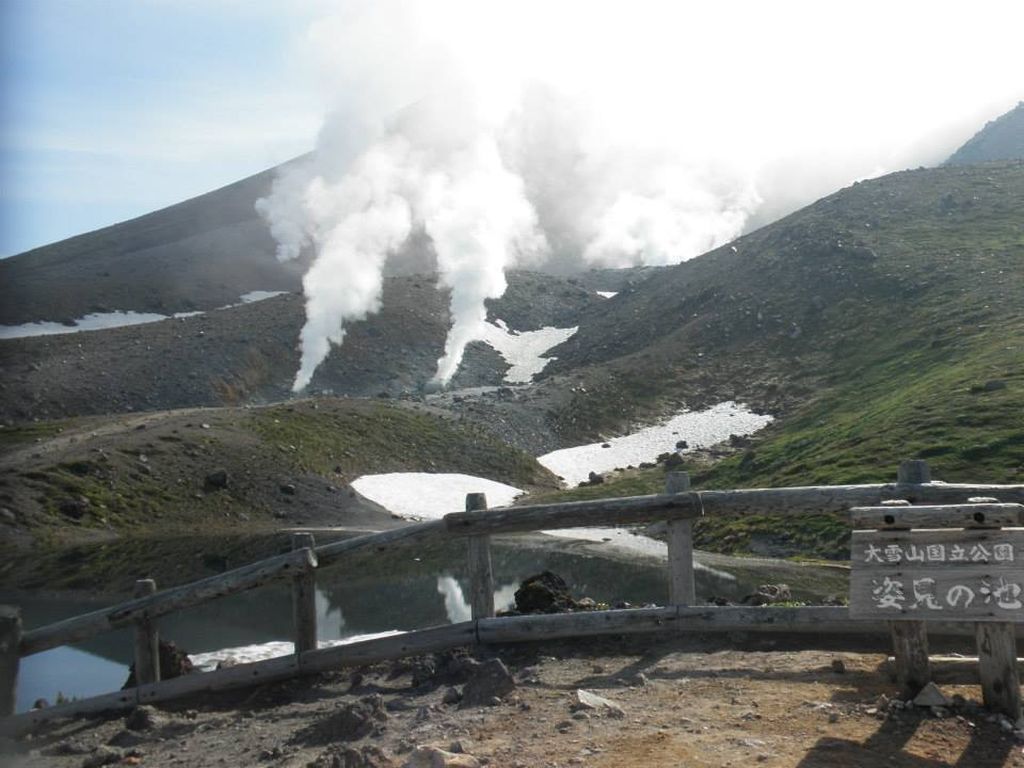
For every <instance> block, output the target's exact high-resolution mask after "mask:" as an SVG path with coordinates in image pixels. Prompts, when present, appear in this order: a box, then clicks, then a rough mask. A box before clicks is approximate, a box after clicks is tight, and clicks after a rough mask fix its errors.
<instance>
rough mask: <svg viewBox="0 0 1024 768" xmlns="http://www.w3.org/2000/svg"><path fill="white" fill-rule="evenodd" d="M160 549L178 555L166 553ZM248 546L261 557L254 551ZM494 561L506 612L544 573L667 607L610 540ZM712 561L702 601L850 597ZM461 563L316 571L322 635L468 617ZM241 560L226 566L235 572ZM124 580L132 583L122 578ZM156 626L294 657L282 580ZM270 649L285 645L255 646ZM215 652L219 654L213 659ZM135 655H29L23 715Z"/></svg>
mask: <svg viewBox="0 0 1024 768" xmlns="http://www.w3.org/2000/svg"><path fill="white" fill-rule="evenodd" d="M318 540H319V537H318ZM281 543H282V542H281V540H278V541H276V542H271V541H267V542H264V544H263V547H264V549H265V550H266V551H264V552H263V554H262V555H258V556H264V555H266V554H272V553H273V551H275V550H276V549H279V548H280V547H281ZM121 546H123V547H124V548H125V550H126V551H131V552H133V553H136V556H137V553H138V551H139V550H138V543H137V542H135V543H132V542H124V543H123V545H121ZM147 548H148V551H149V552H150V555H151V557H152V564H153V567H154V568H156V567H157V565H156V564H157V563H161V562H162V563H163V564H164V565H165V567H166V564H167V563H168V560H169V558H172V557H178V558H180V553H181V552H182V551H187V550H190V549H191V550H194V551H204V550H205V551H208V550H210V549H211V546H210V542H209V541H208V540H206V539H204V540H198V539H196V540H190V539H175V540H161V541H157V542H152V541H151V542H148V543H147ZM162 549H166V552H167V553H174V554H173V555H172V554H167V553H162V551H161V550H162ZM115 551H116V548H115ZM248 551H252V552H254V553H255V552H256V551H258V550H254V549H252V548H251V547H250V549H249V550H248ZM103 553H104V557H105V559H106V560H107V561H109V560H110V559H111V552H110V545H109V544H108V545H104V547H103ZM492 557H493V569H494V577H495V605H496V607H497V608H498V609H499V610H501V609H502V608H505V607H508V606H509V605H511V604H512V601H513V594H514V592H515V589H516V587H517V585H518V584H519V583H520V582H521V581H522V580H523V579H525V578H526V577H528V576H530V575H532V574H535V573H538V572H539V571H542V570H550V571H553V572H555V573H557V574H559V575H560V576H562V577H563V578H564V579H565V580H566V581H567V582H568V583H569V585H570V586H571V588H572V592H573V594H574V596H576V597H583V596H588V597H591V598H593V599H594V600H595V601H597V602H604V603H608V604H610V605H613V606H614V605H616V604H619V603H622V602H628V603H630V604H633V605H643V604H649V603H656V604H661V605H663V604H665V602H666V601H667V598H668V590H667V585H666V575H665V564H664V561H663V560H660V559H658V558H654V557H648V556H642V555H637V554H636V553H625V552H624V551H623V550H621V549H614V550H613V549H610V548H609V547H608V545H605V546H604V547H602V545H601V544H599V543H594V542H584V541H571V540H566V539H555V538H552V537H545V536H530V537H507V538H506V537H497V538H495V539H494V546H493V555H492ZM709 557H710V558H711V559H713V561H714V566H713V567H704V566H701V567H698V569H697V571H696V581H697V596H698V601H699V602H703V601H705V600H707V599H708V598H709V597H711V596H717V597H724V598H726V599H729V600H734V601H738V600H740V599H741V598H742V597H743V596H744V595H747V594H750V593H751V592H753V591H754V590H755V588H756V586H757V585H758V584H762V583H769V582H770V583H780V582H784V583H787V584H789V585H790V587H791V589H792V591H793V596H794V599H803V600H812V601H813V600H820V599H821V598H823V597H825V596H827V595H830V594H840V593H843V592H845V590H846V574H845V572H844V571H842V570H841V569H835V568H828V567H815V566H805V565H798V564H794V563H788V562H785V561H770V560H753V559H745V558H723V557H721V556H709ZM699 559H700V557H699ZM76 561H77V562H79V563H81V564H82V565H81V567H83V568H84V567H86V565H87V564H88V562H89V557H88V553H87V552H81V551H79V552H78V554H77V555H76ZM206 561H207V562H210V561H211V559H210V558H206ZM464 561H465V545H464V543H459V542H441V543H436V544H427V545H421V546H419V547H417V548H416V549H412V548H408V549H396V550H391V551H387V552H372V553H362V554H359V555H357V556H353V557H352V558H350V559H348V560H345V561H343V562H342V563H339V564H337V565H334V566H332V567H330V568H324V569H321V570H319V571H318V572H317V593H316V603H317V614H318V628H319V640H320V641H321V642H330V641H337V640H340V639H345V638H351V637H354V636H360V635H367V634H375V633H380V632H388V631H394V630H411V629H419V628H423V627H428V626H434V625H438V624H445V623H449V622H457V621H464V620H467V619H469V618H470V609H469V605H468V602H467V597H466V596H467V594H468V577H467V573H466V570H465V566H464V565H463V563H464ZM238 564H240V563H227V565H230V566H231V567H234V566H235V565H238ZM202 575H207V574H203V573H198V574H196V573H194V574H192V575H190V576H189V578H187V579H184V581H187V580H189V579H191V578H199V577H201V576H202ZM179 581H181V580H180V579H179ZM108 583H109V582H108ZM121 583H125V584H130V583H131V582H130V580H128V579H125V580H123V581H121ZM158 584H160V585H161V586H170V582H169V581H168V579H167V578H164V579H163V580H162V581H161V580H159V579H158ZM51 594H52V593H51ZM124 597H126V595H112V594H106V595H104V597H103V598H97V597H94V596H90V595H89V594H88V593H86V592H81V593H79V592H75V593H74V594H72V595H71V596H68V595H67V594H66V593H65V594H62V595H61V596H48V594H47V592H46V591H43V590H39V591H35V592H33V593H30V594H29V595H26V593H24V592H22V593H20V594H13V595H12V594H8V595H0V600H2V601H3V602H13V603H15V604H17V605H20V606H21V608H22V613H23V622H24V625H25V627H26V628H27V629H31V628H33V627H38V626H43V625H45V624H48V623H51V622H54V621H57V620H60V619H62V618H67V617H70V616H74V615H77V614H79V613H84V612H86V611H91V610H96V609H98V608H102V607H103V606H105V605H110V604H112V603H114V602H117V601H118V600H120V599H124ZM159 630H160V634H161V637H162V638H165V639H168V640H173V641H174V642H175V643H176V644H177V645H178V646H179V647H180V648H182V649H184V650H186V651H187V652H188V653H189V654H191V655H192V656H193V658H194V660H196V661H198V662H200V663H204V664H206V665H210V666H212V665H214V664H215V663H216V662H217V660H218V659H223V658H230V659H232V660H235V661H247V660H252V659H254V658H262V657H265V656H267V655H279V654H281V653H287V652H290V646H289V645H281V644H280V643H282V641H284V642H287V641H288V640H289V639H290V636H291V594H290V589H289V587H288V585H287V583H285V582H279V583H275V584H271V585H268V586H265V587H261V588H259V589H256V590H252V591H249V592H244V593H241V594H237V595H232V596H229V597H226V598H223V599H220V600H215V601H212V602H209V603H206V604H204V605H200V606H197V607H195V608H191V609H188V610H185V611H182V612H179V613H176V614H171V615H168V616H165V617H163V618H161V619H160V621H159ZM268 643H278V645H276V646H273V647H270V648H260V647H255V646H262V645H264V644H268ZM225 649H228V650H225ZM215 651H216V652H219V653H216V654H214V653H212V652H215ZM131 654H132V642H131V631H130V630H129V629H124V630H120V631H117V632H110V633H106V634H103V635H99V636H97V637H95V638H93V639H91V640H89V641H87V642H83V643H80V644H78V645H76V646H74V647H62V648H56V649H53V650H50V651H46V652H43V653H40V654H36V655H34V656H30V657H27V658H25V659H23V660H22V666H21V674H20V675H19V681H18V683H19V684H18V709H19V711H25V710H27V709H28V708H30V707H31V706H32V704H33V702H35V701H36V700H37V699H39V698H45V699H47V700H48V701H49V702H50V703H54V702H55V701H56V700H57V698H58V696H63V697H79V698H82V697H86V696H91V695H95V694H98V693H105V692H107V691H112V690H116V689H118V688H120V687H121V685H122V684H123V683H124V681H125V679H126V678H127V675H128V664H129V663H130V661H131ZM197 657H198V658H197Z"/></svg>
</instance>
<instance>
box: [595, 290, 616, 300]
mask: <svg viewBox="0 0 1024 768" xmlns="http://www.w3.org/2000/svg"><path fill="white" fill-rule="evenodd" d="M594 293H596V294H597V295H598V296H600V297H601V298H602V299H614V298H615V297H616V296H618V295H619V292H618V291H594Z"/></svg>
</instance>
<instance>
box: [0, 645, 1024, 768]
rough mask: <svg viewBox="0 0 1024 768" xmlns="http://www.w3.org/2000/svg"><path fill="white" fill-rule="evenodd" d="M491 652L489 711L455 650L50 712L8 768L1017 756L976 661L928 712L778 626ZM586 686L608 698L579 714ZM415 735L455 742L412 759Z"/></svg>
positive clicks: (851, 657)
mask: <svg viewBox="0 0 1024 768" xmlns="http://www.w3.org/2000/svg"><path fill="white" fill-rule="evenodd" d="M494 656H496V657H498V658H500V659H501V660H502V661H503V663H504V664H505V665H506V666H507V668H508V670H509V671H510V673H511V675H512V677H513V678H514V680H515V687H514V689H513V690H511V691H510V692H508V693H507V694H506V695H504V696H503V697H502V698H501V700H500V702H499V701H497V700H493V701H492V703H491V705H488V706H464V702H463V704H460V703H458V702H457V701H456V698H457V697H458V696H459V695H460V694H465V695H468V689H467V688H466V687H464V686H461V685H459V680H458V679H457V678H456V677H452V676H451V670H452V669H454V668H456V667H455V666H453V658H454V659H455V662H459V663H461V662H463V661H464V660H463V659H461V658H459V657H457V656H456V657H452V656H451V655H449V656H446V657H425V658H420V659H414V660H405V661H399V662H392V663H389V664H382V665H377V666H374V667H369V668H364V669H361V670H356V671H352V670H347V671H344V672H337V673H331V674H326V675H320V676H315V677H308V678H303V679H297V680H292V681H288V682H285V683H278V684H270V685H264V686H262V687H259V688H254V689H249V690H244V691H235V692H230V693H224V694H218V695H216V696H210V695H207V696H204V697H201V698H200V697H195V698H192V699H187V700H183V701H181V702H175V703H174V704H173V705H165V706H163V707H161V708H148V707H147V708H143V709H142V710H137V711H136V712H135V713H134V714H133V715H130V716H129V717H127V718H126V716H125V713H120V714H117V715H113V714H112V715H110V716H108V717H106V718H99V719H92V720H79V721H69V722H63V723H57V724H54V725H50V726H46V727H43V728H41V729H40V730H38V731H36V732H35V733H33V734H31V735H30V736H28V737H24V738H22V739H20V740H18V741H7V742H5V743H4V744H3V746H2V748H0V764H3V765H7V766H11V767H12V768H14V767H15V766H17V767H19V768H21V767H24V768H29V767H34V766H58V767H63V766H68V767H69V768H70V767H72V766H73V767H74V768H80V767H86V768H87V767H88V766H95V765H106V764H120V765H144V766H215V767H217V768H219V767H220V766H225V765H227V766H236V765H246V766H252V765H259V766H273V767H274V768H286V767H287V768H294V767H297V766H315V767H316V768H321V767H324V768H329V767H331V766H340V767H341V768H346V767H349V766H354V767H355V768H359V766H366V767H368V768H380V767H382V766H383V767H394V768H397V767H398V766H404V765H406V764H409V765H414V766H419V765H438V766H444V765H449V766H459V765H461V766H475V765H488V766H494V767H496V768H535V767H536V768H556V766H572V765H582V766H595V767H600V766H606V767H609V768H610V767H611V766H615V768H629V767H630V766H636V767H640V766H644V767H646V766H673V767H676V766H687V768H703V767H705V766H748V765H764V766H780V767H781V766H799V767H800V768H811V767H812V766H829V767H832V766H851V767H853V766H856V767H858V768H860V767H864V768H870V767H871V766H886V767H888V766H908V767H913V768H919V767H925V766H958V767H959V768H983V767H985V766H1024V752H1022V745H1021V744H1020V743H1019V741H1018V740H1017V739H1016V738H1015V737H1014V735H1013V733H1012V729H1011V728H1010V727H1009V723H1008V722H1001V721H1000V718H998V717H996V716H993V715H990V714H988V713H987V712H985V711H984V710H982V709H981V707H980V697H981V692H980V688H979V687H978V686H977V684H976V676H975V674H974V673H973V665H971V664H969V663H965V662H963V661H959V660H952V659H947V660H944V661H936V662H935V663H934V664H933V679H934V680H935V682H936V683H938V684H939V686H940V688H941V690H942V692H943V693H944V694H946V695H947V696H948V697H950V698H952V699H955V702H954V703H953V704H951V705H950V706H948V707H944V708H942V709H939V710H932V709H930V708H922V707H909V708H907V707H905V706H904V705H903V703H902V702H898V701H897V700H895V695H896V693H897V689H896V686H895V685H894V683H893V682H892V681H891V679H890V677H889V675H888V668H889V667H888V664H887V662H886V656H885V655H884V653H872V652H867V651H864V650H858V649H853V650H844V651H822V650H812V649H806V648H804V649H801V648H799V647H797V646H795V645H794V644H793V643H792V642H790V641H787V640H783V639H779V638H776V639H774V640H767V641H761V642H760V643H759V644H758V645H757V646H750V647H749V648H745V649H743V650H737V648H736V646H735V645H734V644H729V643H728V641H727V640H726V639H724V638H723V639H720V640H708V639H706V638H704V639H702V638H692V639H687V640H679V639H672V640H661V639H652V638H650V637H647V638H642V639H640V638H634V639H618V640H615V639H605V640H597V641H574V642H572V643H563V644H551V643H547V644H543V645H536V646H518V647H507V648H502V649H496V650H495V651H493V652H492V653H491V654H490V656H484V655H481V654H480V653H479V652H478V653H477V658H478V659H485V658H490V657H494ZM470 663H472V662H470ZM491 663H492V664H493V662H491ZM578 689H584V690H585V691H589V692H592V693H595V694H597V695H599V696H601V697H604V698H606V699H608V700H609V701H610V702H612V703H613V704H612V706H613V708H612V709H609V708H607V707H603V706H599V707H598V708H597V709H581V708H579V706H578V704H577V690H578ZM616 705H617V707H619V708H621V711H615V709H614V706H616ZM420 745H432V746H435V747H438V748H440V749H443V750H445V751H447V752H452V753H454V754H453V755H452V756H451V757H449V758H446V760H447V762H445V761H443V760H441V758H440V757H437V756H436V755H435V757H434V758H433V759H434V760H437V761H438V762H429V761H426V762H416V761H415V760H416V758H415V756H416V755H417V750H416V748H417V747H419V746H420ZM421 757H422V756H421Z"/></svg>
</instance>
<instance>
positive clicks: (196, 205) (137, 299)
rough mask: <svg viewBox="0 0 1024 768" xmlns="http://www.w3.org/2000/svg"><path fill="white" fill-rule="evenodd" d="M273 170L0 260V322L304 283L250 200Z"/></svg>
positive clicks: (166, 305)
mask: <svg viewBox="0 0 1024 768" xmlns="http://www.w3.org/2000/svg"><path fill="white" fill-rule="evenodd" d="M275 170H276V169H270V170H267V171H264V172H262V173H258V174H256V175H255V176H250V177H249V178H247V179H243V180H241V181H238V182H235V183H234V184H230V185H228V186H226V187H224V188H222V189H218V190H216V191H213V192H209V193H207V194H205V195H200V196H199V197H195V198H193V199H191V200H186V201H185V202H183V203H178V204H177V205H172V206H170V207H168V208H164V209H162V210H159V211H154V212H153V213H148V214H146V215H145V216H140V217H138V218H136V219H132V220H130V221H125V222H121V223H119V224H115V225H113V226H110V227H105V228H104V229H99V230H96V231H95V232H89V233H86V234H83V235H78V236H76V237H72V238H68V239H67V240H62V241H61V242H58V243H53V244H52V245H46V246H43V247H41V248H35V249H33V250H31V251H27V252H25V253H22V254H19V255H17V256H12V257H10V258H8V259H3V260H0V325H19V324H21V323H28V322H34V321H38V320H53V321H65V320H71V319H74V318H79V317H82V316H84V315H86V314H89V313H93V312H112V311H116V310H126V311H127V310H133V311H136V312H156V313H160V314H173V313H175V312H188V311H192V310H199V309H214V308H215V307H222V306H225V305H227V304H233V303H236V302H237V301H238V297H239V296H241V295H242V294H244V293H248V292H249V291H256V290H266V291H294V290H300V289H301V282H300V281H301V277H302V272H303V271H304V267H305V265H304V264H302V263H292V264H281V263H280V262H278V261H277V259H276V258H275V256H274V252H275V244H274V240H273V238H271V236H270V233H269V231H268V230H267V226H266V224H264V222H263V221H261V220H260V218H259V217H258V216H257V214H256V210H255V208H254V207H253V205H254V203H255V201H256V200H257V199H258V198H259V197H261V196H263V195H265V194H266V193H267V192H268V191H269V190H270V184H271V182H272V181H273V178H274V173H275Z"/></svg>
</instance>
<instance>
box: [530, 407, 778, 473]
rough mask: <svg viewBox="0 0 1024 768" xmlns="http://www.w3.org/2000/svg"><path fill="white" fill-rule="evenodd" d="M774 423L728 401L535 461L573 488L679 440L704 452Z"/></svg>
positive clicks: (653, 454)
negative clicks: (718, 444) (730, 436)
mask: <svg viewBox="0 0 1024 768" xmlns="http://www.w3.org/2000/svg"><path fill="white" fill-rule="evenodd" d="M771 421H772V417H771V416H768V415H765V414H758V413H753V412H752V411H751V410H750V409H749V408H747V406H745V405H742V404H738V403H734V402H732V401H731V400H727V401H726V402H724V403H719V404H718V405H714V406H712V407H711V408H708V409H707V410H704V411H684V412H683V413H680V414H678V415H677V416H674V417H673V418H672V419H670V420H669V421H667V422H665V423H664V424H659V425H656V426H653V427H645V428H644V429H640V430H637V431H636V432H633V433H632V434H629V435H625V436H624V437H613V438H610V439H608V440H606V441H605V442H603V443H590V444H589V445H578V446H576V447H574V448H563V449H562V450H560V451H552V452H551V453H546V454H544V455H543V456H539V457H538V458H537V461H539V462H540V463H541V464H543V465H544V466H545V467H547V468H548V469H550V470H551V471H552V472H554V473H555V474H556V475H559V476H560V477H562V479H564V480H565V483H566V485H568V486H569V487H570V488H572V487H575V486H576V485H578V484H579V483H581V482H583V481H584V480H586V479H587V478H588V477H589V476H590V473H591V472H598V473H601V472H607V471H609V470H612V469H615V468H616V467H628V466H630V465H633V466H636V465H638V464H640V463H641V462H645V461H654V459H656V458H657V457H658V455H659V454H662V453H666V452H669V451H675V450H676V443H677V442H678V441H680V440H685V441H686V443H687V446H688V448H687V449H686V450H693V449H694V448H706V447H708V446H711V445H714V444H715V443H719V442H721V441H722V440H726V439H727V438H728V437H729V435H749V434H752V433H754V432H756V431H757V430H759V429H761V428H763V427H765V426H766V425H768V424H769V423H771ZM604 446H608V447H604Z"/></svg>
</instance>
